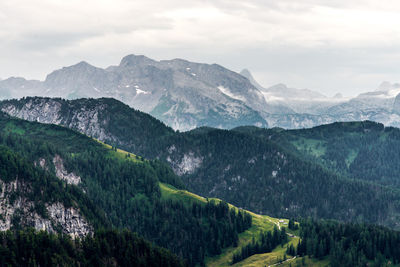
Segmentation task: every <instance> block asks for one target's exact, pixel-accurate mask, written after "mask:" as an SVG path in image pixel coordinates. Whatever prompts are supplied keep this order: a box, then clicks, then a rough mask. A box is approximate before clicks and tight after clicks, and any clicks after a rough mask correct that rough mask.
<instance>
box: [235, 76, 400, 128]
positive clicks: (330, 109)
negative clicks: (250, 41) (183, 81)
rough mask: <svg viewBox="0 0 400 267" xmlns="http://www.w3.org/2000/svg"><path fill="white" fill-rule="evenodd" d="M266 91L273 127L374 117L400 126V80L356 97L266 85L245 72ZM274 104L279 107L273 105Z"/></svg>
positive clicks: (269, 117) (388, 123) (303, 125)
mask: <svg viewBox="0 0 400 267" xmlns="http://www.w3.org/2000/svg"><path fill="white" fill-rule="evenodd" d="M241 73H242V74H243V75H245V76H246V77H247V78H248V79H249V81H250V82H252V83H253V85H254V86H256V87H257V88H258V89H259V90H260V91H261V92H262V93H263V95H264V97H265V100H266V102H267V103H268V107H267V108H266V111H267V114H265V115H264V118H265V119H266V120H267V122H268V124H269V126H270V127H283V128H308V127H313V126H317V125H321V124H328V123H332V122H336V121H359V120H372V121H376V122H380V123H383V124H385V125H387V126H396V127H400V96H399V97H396V96H398V94H400V84H399V83H394V84H391V83H389V82H383V83H382V84H381V85H380V86H379V87H378V88H377V89H376V90H375V91H373V92H366V93H362V94H360V95H358V96H357V97H354V98H344V97H343V96H342V95H341V94H336V95H335V96H333V97H327V96H324V95H322V94H320V93H318V92H314V91H311V90H308V89H295V88H288V87H287V86H286V85H284V84H277V85H274V86H272V87H269V88H263V87H262V86H260V85H259V84H258V83H257V82H256V81H255V80H254V78H253V76H252V75H251V73H250V72H249V71H248V70H244V71H242V72H241ZM272 107H274V108H275V109H272Z"/></svg>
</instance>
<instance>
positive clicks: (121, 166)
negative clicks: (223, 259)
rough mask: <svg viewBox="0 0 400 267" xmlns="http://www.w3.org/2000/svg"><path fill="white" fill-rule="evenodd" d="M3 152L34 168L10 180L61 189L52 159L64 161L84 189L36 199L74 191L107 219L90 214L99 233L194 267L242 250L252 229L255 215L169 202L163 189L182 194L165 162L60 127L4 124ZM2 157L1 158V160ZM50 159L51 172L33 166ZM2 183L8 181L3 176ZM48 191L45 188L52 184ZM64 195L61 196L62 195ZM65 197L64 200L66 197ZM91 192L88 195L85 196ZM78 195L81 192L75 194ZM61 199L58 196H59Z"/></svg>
mask: <svg viewBox="0 0 400 267" xmlns="http://www.w3.org/2000/svg"><path fill="white" fill-rule="evenodd" d="M0 124H1V127H0V128H1V129H2V130H1V131H0V145H2V146H5V147H7V148H4V149H7V151H12V152H10V153H7V154H4V155H3V156H4V157H8V154H10V155H14V154H15V155H17V157H20V158H23V159H24V161H26V162H29V164H30V167H29V168H28V167H25V166H19V165H15V166H14V165H10V166H9V167H8V168H7V169H4V170H3V172H4V171H6V172H7V173H9V174H11V176H10V175H5V176H4V177H5V178H4V179H15V177H16V176H17V175H19V176H21V177H22V176H23V177H38V180H37V183H38V184H40V183H43V180H40V178H41V176H39V175H36V174H35V173H40V174H44V173H46V174H45V177H46V176H49V177H52V181H53V182H52V183H54V184H55V185H57V186H59V187H61V188H62V187H63V186H65V185H63V183H62V182H61V181H60V180H58V179H57V178H55V166H54V164H53V163H52V160H53V158H54V156H55V155H59V156H60V157H61V158H62V159H63V161H64V164H65V166H66V169H67V170H68V171H69V172H74V173H76V174H78V175H79V176H80V177H81V178H82V183H81V184H79V185H78V187H76V186H72V185H71V186H68V187H67V188H71V189H69V190H67V191H65V193H64V191H54V190H50V191H48V192H47V190H46V191H45V192H46V194H48V193H49V192H51V195H49V196H47V195H42V196H41V195H33V197H34V196H36V197H37V198H40V201H42V202H52V201H54V200H53V198H54V197H55V198H57V199H61V200H63V201H68V200H69V199H68V196H69V194H68V192H69V191H72V192H75V191H77V192H80V193H79V194H81V195H84V197H82V198H79V197H77V200H78V203H83V204H84V205H79V207H80V208H82V209H83V210H84V211H85V208H84V207H85V205H86V206H89V207H93V206H94V204H95V205H96V208H98V209H99V210H100V212H99V213H100V214H105V216H104V220H101V218H103V217H100V218H98V216H97V217H96V216H94V215H91V213H88V212H85V213H84V214H85V215H87V214H88V215H90V216H91V217H89V218H88V219H90V222H91V223H92V224H93V225H95V226H106V227H115V228H128V229H130V230H132V231H135V232H137V233H138V234H140V235H141V236H143V237H145V238H146V239H148V240H150V241H151V242H154V243H155V244H158V245H160V246H164V247H166V248H169V249H170V250H171V251H172V252H174V253H176V254H177V255H178V256H180V257H181V258H184V259H187V260H188V263H189V264H190V265H194V264H195V263H200V264H203V263H204V258H205V257H206V256H211V255H216V254H219V253H220V252H221V250H222V249H223V248H224V247H227V246H231V245H235V244H237V239H238V237H237V235H238V233H241V232H243V231H244V230H246V229H247V228H249V227H250V226H251V216H250V215H248V214H247V213H246V212H243V211H238V212H237V211H235V210H233V209H230V208H229V207H228V205H227V204H226V203H224V202H213V201H210V202H207V203H196V202H194V203H184V202H182V201H181V202H179V201H176V200H168V199H163V198H162V197H161V191H160V187H159V183H160V182H164V183H169V184H171V185H173V186H175V187H178V188H182V187H183V185H182V182H181V181H180V178H179V177H177V176H176V175H174V174H173V172H172V171H171V170H170V169H169V168H168V167H167V166H166V165H164V164H162V163H161V162H159V161H148V160H145V159H143V158H141V157H138V156H135V155H133V154H130V155H129V156H121V154H120V153H117V152H115V151H114V148H108V147H106V146H105V145H103V144H100V143H98V142H96V141H94V140H92V139H90V138H88V137H86V136H84V135H82V134H79V133H76V132H73V131H71V130H69V129H66V128H63V127H59V126H55V125H43V124H39V123H30V122H26V121H23V120H17V119H10V118H8V117H7V116H2V117H1V119H0ZM3 156H2V157H3ZM39 159H45V162H47V163H48V165H46V166H45V168H47V169H48V171H47V172H45V171H44V170H40V168H38V167H34V166H33V163H34V162H37V161H38V160H39ZM2 177H3V176H2ZM46 184H47V183H46ZM57 192H59V193H57ZM61 192H62V193H61ZM82 192H85V193H82ZM77 194H78V193H77ZM53 195H55V196H53Z"/></svg>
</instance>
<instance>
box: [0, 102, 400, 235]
mask: <svg viewBox="0 0 400 267" xmlns="http://www.w3.org/2000/svg"><path fill="white" fill-rule="evenodd" d="M60 103H61V104H60ZM1 105H2V109H3V110H4V109H6V110H7V112H9V113H10V114H13V115H15V116H20V117H23V118H27V119H32V120H33V119H35V120H36V119H39V120H40V121H44V122H48V123H59V124H61V125H65V126H67V127H71V128H73V129H76V130H78V131H81V132H83V133H85V134H88V135H91V136H93V137H95V138H99V139H100V140H102V141H105V142H108V143H109V144H110V145H112V146H116V147H118V148H122V149H125V150H127V151H129V152H132V153H135V154H138V155H141V156H144V157H146V158H151V159H159V160H160V161H161V162H163V163H167V164H169V165H170V166H171V167H172V169H173V170H174V172H175V173H176V174H178V175H179V176H180V177H181V179H182V181H183V183H184V184H185V185H186V186H187V188H188V189H190V190H191V191H193V192H195V193H198V194H200V195H203V196H206V197H218V198H221V199H224V200H225V201H228V202H231V203H232V204H235V205H236V206H239V207H243V208H246V209H249V210H252V211H255V212H257V213H263V214H269V215H273V216H277V217H308V216H311V217H314V218H333V219H339V220H343V221H356V222H369V223H378V224H383V225H387V226H390V227H393V228H398V227H400V225H399V223H398V222H399V214H400V202H399V200H400V193H399V192H398V190H397V189H396V188H394V187H389V186H391V185H393V182H392V183H391V184H390V183H381V184H378V183H376V178H374V177H375V176H376V175H380V177H382V178H379V179H384V180H391V181H393V180H395V177H394V176H393V175H395V173H396V168H397V167H396V166H395V165H396V164H392V163H394V161H395V159H396V155H392V154H393V153H392V152H388V153H386V152H385V151H387V150H389V148H390V147H393V146H396V143H395V142H396V141H395V138H393V137H391V136H396V132H397V131H398V130H397V129H391V128H385V129H383V128H382V127H381V126H379V125H377V126H376V127H375V128H379V127H380V128H382V129H383V130H382V131H383V132H385V135H382V136H380V137H379V138H378V137H376V134H374V133H376V132H377V130H376V129H375V128H374V127H372V126H371V127H370V128H371V129H369V128H365V129H363V128H362V127H361V128H360V127H356V126H354V127H353V128H354V129H355V131H358V132H359V134H358V135H356V134H355V133H352V134H351V136H353V137H352V138H353V139H351V138H350V139H344V140H347V141H345V142H347V143H349V147H353V146H354V145H356V144H366V143H368V144H373V142H371V141H370V139H371V138H375V140H376V141H377V143H376V145H375V146H374V149H376V151H378V152H377V153H376V154H374V153H369V152H368V151H369V150H368V149H372V148H368V147H367V148H368V149H366V148H363V152H362V153H361V152H360V153H357V155H363V156H362V157H361V156H360V158H359V159H357V157H355V155H356V154H355V153H354V152H352V151H353V150H349V153H348V154H347V155H348V157H346V160H347V162H350V161H351V162H352V163H353V162H360V163H359V164H355V163H354V164H352V165H351V166H350V167H351V168H349V170H347V169H345V170H344V171H343V170H341V167H340V166H342V165H343V164H345V163H343V162H342V161H343V160H342V159H341V158H343V157H342V156H341V155H342V154H341V153H344V152H341V151H344V150H346V151H347V150H348V149H347V147H346V146H345V144H346V143H343V142H342V143H340V142H341V141H340V140H341V139H340V138H336V137H335V136H341V135H345V133H346V132H345V128H346V127H344V126H343V127H344V128H343V127H342V126H341V125H351V123H350V124H346V123H345V124H332V125H330V126H329V125H328V126H322V127H317V128H313V129H310V130H299V131H284V130H282V129H260V128H256V127H242V128H237V129H234V130H231V131H228V130H218V129H213V128H199V129H196V130H193V131H190V132H184V133H180V132H174V131H172V130H171V129H170V128H168V127H166V126H164V125H163V124H162V123H160V122H159V121H157V120H155V119H154V118H152V117H150V116H148V115H145V114H143V113H140V112H137V111H135V110H133V109H130V108H129V107H127V106H126V105H124V104H122V103H120V102H118V101H115V100H110V99H81V100H75V101H64V100H57V99H56V100H54V99H46V98H26V99H22V100H19V101H6V102H3V103H2V104H1ZM58 105H61V107H62V108H58V109H55V110H61V111H57V112H53V113H51V114H50V115H47V114H48V113H46V112H45V110H52V108H53V107H54V108H55V107H57V106H58ZM100 110H101V112H100ZM32 112H33V113H32ZM32 114H33V115H32ZM63 114H73V116H72V117H71V116H70V115H63ZM91 114H94V115H93V116H91ZM92 117H93V118H96V119H95V120H91V119H89V118H92ZM67 118H71V119H67ZM69 122H70V123H69ZM359 124H360V125H362V123H359ZM355 125H357V124H355ZM368 125H369V124H368ZM370 125H374V124H370ZM325 128H326V130H324V133H322V134H323V135H324V136H331V139H329V141H328V140H326V141H323V142H322V141H315V140H314V141H313V140H311V141H310V142H306V141H304V143H305V144H306V145H309V144H310V146H311V147H307V146H306V147H305V148H304V149H303V148H302V141H301V140H302V138H300V133H304V134H308V137H307V138H309V139H310V138H311V137H309V136H311V135H316V136H317V133H318V131H320V129H325ZM350 128H351V127H350ZM378 132H379V131H378ZM297 133H299V135H297ZM364 133H365V134H364ZM357 136H361V137H362V139H360V140H361V141H360V142H358V143H357V142H356V141H357V140H358V139H357V138H359V137H357ZM374 136H375V137H374ZM318 138H319V137H318ZM303 139H304V138H303ZM307 140H308V139H307ZM335 140H336V141H335ZM385 140H390V141H387V143H384V142H385ZM331 141H332V145H331V144H326V143H330V142H331ZM378 141H379V142H378ZM339 143H340V144H339ZM327 147H328V148H327ZM342 148H343V149H342ZM360 151H361V150H360ZM379 151H380V152H379ZM325 152H326V153H325ZM350 152H351V153H350ZM391 153H392V154H391ZM386 155H389V156H386ZM390 155H392V156H390ZM376 156H379V160H376V159H377V158H376ZM323 157H327V159H325V158H323ZM353 157H354V159H353ZM364 158H367V159H366V160H364ZM335 160H336V161H335ZM339 161H341V162H339ZM67 162H70V160H68V157H67V159H66V164H67ZM361 162H370V163H368V164H372V166H376V167H379V166H378V165H381V167H379V168H378V170H381V171H380V172H379V173H376V170H375V169H374V168H371V167H370V166H366V165H365V166H364V163H361ZM68 164H72V163H68ZM335 166H336V167H335ZM382 166H384V167H382ZM366 170H367V171H366ZM82 171H83V172H84V171H85V170H84V168H82ZM351 172H352V173H354V175H349V173H351ZM356 174H357V175H356ZM390 175H392V176H390ZM171 177H175V176H171ZM386 177H387V178H386ZM159 179H164V178H159ZM174 179H175V178H174ZM175 180H176V179H175ZM171 183H172V182H171Z"/></svg>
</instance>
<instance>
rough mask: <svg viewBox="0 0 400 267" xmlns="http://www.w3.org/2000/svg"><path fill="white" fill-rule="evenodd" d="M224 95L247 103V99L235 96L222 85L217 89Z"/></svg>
mask: <svg viewBox="0 0 400 267" xmlns="http://www.w3.org/2000/svg"><path fill="white" fill-rule="evenodd" d="M217 88H218V89H219V90H220V91H221V92H222V93H223V94H225V95H227V96H229V97H230V98H233V99H236V100H241V101H245V98H244V97H243V96H239V95H235V94H233V93H232V92H231V91H230V90H229V88H227V87H224V86H222V85H220V86H218V87H217Z"/></svg>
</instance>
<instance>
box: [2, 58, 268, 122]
mask: <svg viewBox="0 0 400 267" xmlns="http://www.w3.org/2000/svg"><path fill="white" fill-rule="evenodd" d="M21 86H23V87H24V88H29V89H26V90H24V91H23V93H22V94H19V93H17V91H18V90H19V88H20V87H21ZM1 88H4V89H3V90H1ZM221 88H225V90H221ZM1 92H3V94H2V93H1ZM2 95H3V96H2ZM35 95H39V96H51V97H63V98H66V99H76V98H83V97H86V98H87V97H92V98H99V97H112V98H115V99H118V100H120V101H122V102H124V103H126V104H128V105H129V106H131V107H134V108H136V109H139V110H141V111H144V112H147V113H150V114H152V115H153V116H155V117H156V118H158V119H160V120H162V121H164V122H165V123H166V124H168V125H170V126H172V127H173V128H175V129H179V130H189V129H192V128H195V127H198V126H213V127H221V128H233V127H236V126H240V125H243V124H246V125H258V126H261V127H264V126H267V123H266V121H265V120H264V119H263V117H262V116H261V112H262V110H264V108H265V106H266V105H267V103H266V102H265V100H264V97H263V95H262V94H261V92H260V91H259V90H258V89H257V88H255V87H254V86H253V85H252V84H251V83H250V82H249V81H248V80H247V79H246V78H245V77H243V76H242V75H240V74H238V73H235V72H232V71H230V70H228V69H226V68H223V67H221V66H219V65H216V64H212V65H209V64H199V63H192V62H189V61H186V60H182V59H174V60H163V61H155V60H152V59H149V58H147V57H144V56H136V55H129V56H126V57H124V58H123V59H122V60H121V63H120V64H119V65H118V66H112V67H109V68H107V69H101V68H96V67H94V66H91V65H90V64H88V63H86V62H80V63H78V64H76V65H73V66H70V67H65V68H62V69H60V70H56V71H54V72H52V73H50V74H49V75H48V76H47V77H46V80H45V81H44V82H37V81H35V82H30V81H26V80H23V79H21V80H19V81H18V83H15V82H14V83H11V82H10V81H8V82H7V80H6V81H0V97H3V98H6V97H16V98H19V97H21V96H35ZM49 111H50V110H49ZM40 119H41V118H38V120H40ZM54 119H55V120H56V119H57V118H54Z"/></svg>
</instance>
